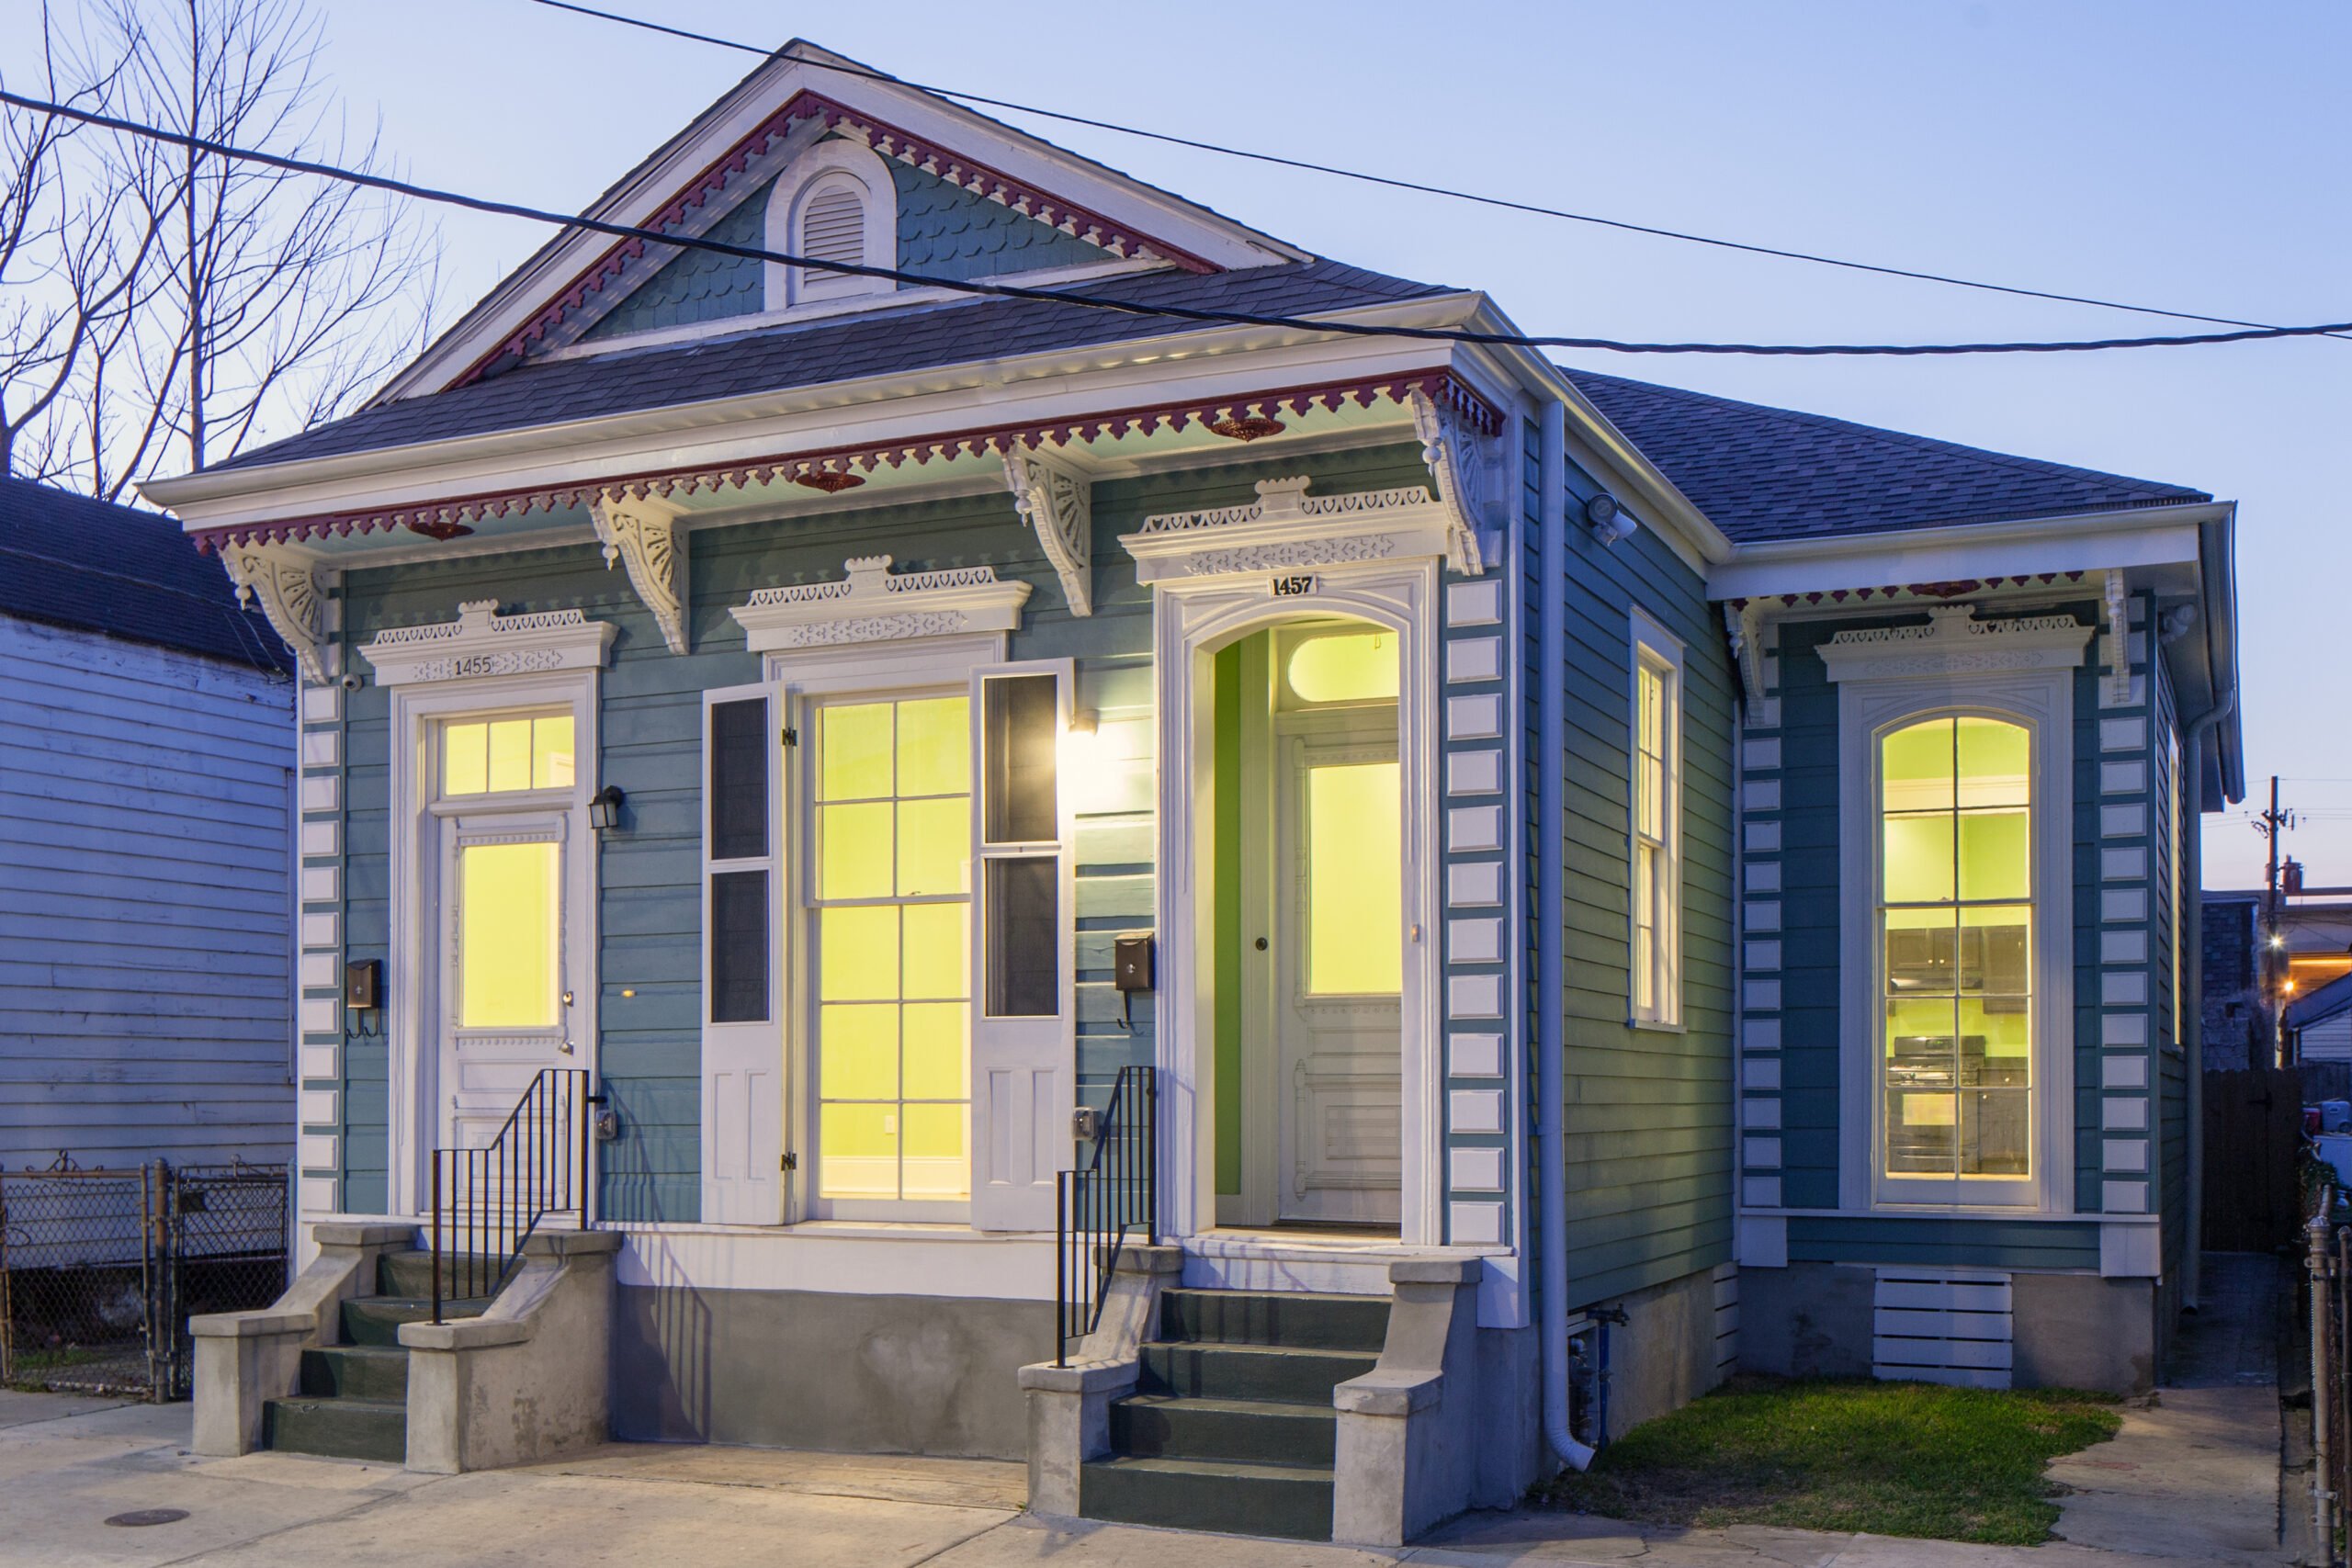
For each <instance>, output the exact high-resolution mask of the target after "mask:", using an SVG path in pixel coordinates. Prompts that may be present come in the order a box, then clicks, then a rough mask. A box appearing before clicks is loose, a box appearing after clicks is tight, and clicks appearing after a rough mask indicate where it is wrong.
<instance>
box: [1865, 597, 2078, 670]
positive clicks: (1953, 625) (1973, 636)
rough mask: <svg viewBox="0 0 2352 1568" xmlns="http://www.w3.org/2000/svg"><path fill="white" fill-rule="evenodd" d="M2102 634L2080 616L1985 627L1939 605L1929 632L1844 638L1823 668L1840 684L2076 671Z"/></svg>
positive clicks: (1914, 629) (1954, 607) (1908, 629)
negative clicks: (2097, 634)
mask: <svg viewBox="0 0 2352 1568" xmlns="http://www.w3.org/2000/svg"><path fill="white" fill-rule="evenodd" d="M2094 629H2095V628H2093V627H2090V626H2085V625H2083V624H2082V623H2081V622H2080V621H2077V620H2075V617H2074V616H2072V615H2020V616H2018V618H2016V619H2015V620H2007V621H1980V620H1978V619H1977V618H1976V608H1975V606H1974V605H1973V604H1938V605H1936V606H1934V607H1933V608H1931V609H1930V610H1928V624H1927V625H1926V626H1869V627H1864V628H1859V629H1857V630H1854V631H1846V632H1839V633H1838V635H1837V636H1836V637H1831V638H1830V639H1829V640H1828V641H1827V642H1826V643H1824V644H1823V645H1822V648H1821V661H1822V662H1823V663H1824V664H1826V665H1827V666H1828V667H1829V678H1830V679H1831V680H1833V681H1849V680H1864V681H1883V680H1889V679H1893V678H1894V677H1898V676H1905V675H1920V676H1929V677H1943V678H1952V677H1958V676H1967V675H1985V674H1993V673H1996V672H1999V671H2011V670H2071V669H2075V668H2076V667H2077V666H2079V665H2080V664H2081V663H2082V661H2083V649H2084V648H2085V647H2086V645H2088V643H2089V642H2090V640H2091V633H2092V631H2093V630H2094Z"/></svg>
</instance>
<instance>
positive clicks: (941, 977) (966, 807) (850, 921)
mask: <svg viewBox="0 0 2352 1568" xmlns="http://www.w3.org/2000/svg"><path fill="white" fill-rule="evenodd" d="M970 707H971V705H970V700H969V699H968V698H967V697H966V696H963V695H960V694H959V695H956V696H943V697H918V698H908V699H905V700H899V701H881V702H842V703H831V704H827V705H823V706H821V707H820V708H818V709H817V710H816V724H815V726H814V729H815V732H816V733H815V743H816V755H815V758H814V776H815V780H816V789H815V792H814V793H815V806H814V811H815V822H814V842H815V849H816V852H815V854H814V855H813V856H812V857H811V864H810V866H809V878H810V881H811V884H812V886H811V888H810V897H809V906H810V908H811V910H812V911H813V917H814V918H813V922H812V923H813V925H814V928H815V935H816V947H817V965H816V969H817V1053H816V1077H817V1099H818V1148H819V1157H818V1170H817V1195H818V1196H819V1197H820V1198H826V1199H852V1200H893V1201H895V1200H901V1199H910V1200H918V1201H964V1200H965V1199H967V1197H968V1196H969V1195H970V1189H971V1159H970V1151H969V1148H968V1144H969V1128H970V1125H971V1087H970V1070H969V1055H970V1053H969V1037H970V1030H969V1020H970V1009H971V982H970V978H969V969H970V963H969V956H968V955H969V953H970V942H969V938H968V935H967V921H968V919H970V910H971V873H970V865H971V835H972V829H971V821H972V815H971V728H970V724H971V720H970Z"/></svg>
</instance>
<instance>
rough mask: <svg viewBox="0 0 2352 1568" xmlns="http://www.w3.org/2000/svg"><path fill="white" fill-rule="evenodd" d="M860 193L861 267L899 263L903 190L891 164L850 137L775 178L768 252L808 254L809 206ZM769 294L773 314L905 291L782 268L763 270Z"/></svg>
mask: <svg viewBox="0 0 2352 1568" xmlns="http://www.w3.org/2000/svg"><path fill="white" fill-rule="evenodd" d="M836 189H846V190H851V191H854V193H855V194H856V198H857V202H858V213H859V216H860V217H861V218H862V219H863V220H865V239H864V243H862V244H861V245H860V247H859V254H858V260H859V264H860V265H865V266H880V267H896V266H897V265H899V187H898V183H897V182H896V181H895V180H893V179H892V178H891V177H890V165H889V164H886V163H884V162H883V161H882V157H881V155H880V154H879V153H877V152H875V151H874V150H873V149H872V148H870V147H867V146H865V144H864V143H862V142H857V141H849V140H847V139H845V138H842V139H836V140H834V141H820V142H819V143H818V144H817V145H816V146H814V147H811V148H810V149H809V151H808V152H803V153H802V154H801V155H800V156H799V157H797V158H795V159H794V160H793V161H792V163H791V164H790V166H789V167H787V168H786V170H785V171H784V173H783V174H782V175H778V176H777V177H776V182H775V186H773V187H771V188H770V190H769V192H768V208H767V228H766V241H767V248H768V249H769V250H771V251H781V252H783V253H784V254H786V255H794V256H798V255H806V254H809V253H808V252H807V251H805V250H803V249H802V248H801V247H802V246H803V245H804V244H805V243H806V237H805V236H804V235H803V234H802V233H801V222H802V220H803V219H804V218H805V217H806V216H807V214H808V210H809V203H810V202H812V201H814V200H815V199H816V198H817V197H819V196H820V195H822V194H823V193H824V192H825V191H827V190H836ZM761 276H762V282H763V294H764V298H765V299H766V302H767V305H768V308H769V309H770V310H775V309H776V308H777V307H779V306H784V305H798V304H802V303H804V302H805V303H809V304H815V303H817V302H818V301H820V300H832V299H861V298H864V297H865V296H868V295H886V294H891V293H895V292H896V291H897V289H898V285H897V284H896V283H895V282H893V281H892V280H891V279H889V278H887V277H861V276H858V275H856V274H855V273H822V272H820V273H816V274H814V275H813V276H812V275H811V274H810V272H809V269H807V268H805V267H796V266H786V265H784V264H783V263H782V262H765V263H763V264H762V268H761Z"/></svg>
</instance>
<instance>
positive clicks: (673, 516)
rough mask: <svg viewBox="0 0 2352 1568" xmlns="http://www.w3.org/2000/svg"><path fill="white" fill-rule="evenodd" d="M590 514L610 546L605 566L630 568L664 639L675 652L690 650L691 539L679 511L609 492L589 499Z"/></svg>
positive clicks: (641, 599)
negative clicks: (682, 526)
mask: <svg viewBox="0 0 2352 1568" xmlns="http://www.w3.org/2000/svg"><path fill="white" fill-rule="evenodd" d="M588 514H589V516H590V517H591V518H593V519H594V522H595V525H596V537H597V539H598V540H599V541H600V542H602V543H603V545H604V547H605V570H607V571H610V570H612V569H613V567H614V566H615V565H620V566H624V567H627V568H628V581H629V586H630V587H631V588H634V589H635V590H637V596H638V599H639V602H641V603H642V604H644V605H645V607H646V609H647V610H649V611H650V612H651V613H652V615H653V624H654V625H656V626H660V627H661V628H662V641H663V642H664V643H666V644H668V645H669V649H670V651H671V652H673V653H684V652H685V651H686V540H685V536H684V534H682V533H680V532H679V531H678V509H677V508H676V507H674V506H671V505H669V504H668V503H666V502H659V501H653V500H650V499H649V498H647V497H644V496H632V495H626V494H616V493H615V492H613V491H605V493H604V494H602V495H599V496H597V497H596V498H595V499H594V500H593V501H591V502H589V503H588Z"/></svg>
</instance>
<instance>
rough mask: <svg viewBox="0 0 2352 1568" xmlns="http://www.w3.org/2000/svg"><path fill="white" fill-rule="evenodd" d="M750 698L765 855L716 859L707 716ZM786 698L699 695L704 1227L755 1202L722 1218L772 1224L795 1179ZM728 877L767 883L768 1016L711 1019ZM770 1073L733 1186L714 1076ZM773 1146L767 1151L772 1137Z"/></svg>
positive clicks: (739, 690)
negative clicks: (725, 1170)
mask: <svg viewBox="0 0 2352 1568" xmlns="http://www.w3.org/2000/svg"><path fill="white" fill-rule="evenodd" d="M736 702H758V703H760V704H761V705H763V709H764V713H765V725H764V744H765V746H766V750H767V852H766V853H765V854H762V855H749V856H741V857H736V858H732V859H728V860H717V859H714V858H713V857H712V854H711V849H712V844H711V826H712V823H711V789H710V783H711V769H712V765H713V762H714V761H715V760H716V757H715V753H714V750H713V748H712V745H711V726H712V714H713V710H714V709H716V708H717V707H718V706H719V705H721V704H725V703H736ZM783 710H784V694H783V691H782V690H781V688H779V687H778V686H777V685H776V684H775V682H774V681H763V682H756V683H753V684H751V685H742V686H713V687H710V688H708V689H707V690H706V691H704V693H703V694H702V727H701V740H702V744H701V748H700V750H698V751H697V752H696V753H695V768H696V774H697V777H696V784H697V797H698V799H699V801H700V805H701V811H700V815H701V818H702V820H701V822H700V824H699V830H698V831H697V832H696V834H695V840H696V848H697V850H698V852H699V860H700V868H699V870H698V872H697V879H698V881H699V883H700V886H698V887H697V888H696V890H695V891H696V894H697V897H699V898H700V900H701V908H702V933H701V940H700V944H699V945H700V947H701V950H702V951H701V953H700V958H701V967H700V970H699V974H700V976H701V979H702V992H701V1005H700V1008H699V1010H698V1011H697V1015H696V1021H697V1023H698V1024H699V1026H700V1029H701V1033H702V1058H701V1069H700V1081H699V1094H698V1097H697V1100H696V1103H697V1104H698V1105H699V1106H700V1108H701V1112H700V1116H699V1118H698V1122H699V1125H698V1129H697V1131H698V1134H699V1143H700V1147H701V1155H702V1158H701V1165H700V1173H701V1188H702V1202H701V1207H700V1209H699V1210H698V1213H700V1214H701V1215H702V1217H703V1218H704V1219H705V1220H707V1221H708V1220H712V1219H714V1217H715V1216H716V1214H717V1212H718V1210H721V1209H725V1208H729V1207H731V1206H732V1205H734V1204H735V1203H739V1202H747V1201H748V1202H751V1203H753V1204H756V1205H757V1210H758V1212H757V1213H752V1214H742V1215H737V1214H728V1215H727V1216H725V1217H726V1219H727V1220H728V1221H731V1222H738V1223H745V1224H777V1223H780V1222H781V1221H782V1220H783V1219H784V1217H785V1213H786V1208H785V1205H786V1202H787V1201H789V1196H790V1190H791V1188H792V1187H793V1185H794V1184H793V1183H792V1182H790V1181H788V1180H787V1179H786V1173H785V1171H784V1169H783V1168H782V1164H781V1156H783V1154H784V1153H785V1151H786V1150H787V1149H789V1148H790V1147H791V1146H792V1143H791V1136H790V1134H789V1132H788V1128H789V1125H790V1123H789V1121H788V1118H789V1116H790V1107H789V1104H788V1100H789V1086H790V1084H791V1080H792V1075H791V1071H790V1066H789V1063H788V1062H787V1060H786V1046H785V1037H786V1024H785V1016H786V1008H787V1007H788V1006H789V1005H790V1001H789V998H790V997H791V996H792V995H793V994H794V993H793V990H792V987H790V985H789V984H788V981H787V978H786V976H788V975H789V973H790V971H789V970H788V969H787V967H786V965H787V964H789V963H790V962H791V960H792V956H793V954H794V953H796V952H797V947H796V945H795V943H794V942H792V941H791V940H790V939H789V937H788V936H787V931H788V927H787V922H786V917H785V907H784V899H785V895H784V892H783V886H784V882H785V878H786V875H787V874H788V873H787V866H788V861H787V859H786V851H785V846H786V826H785V811H784V806H783V803H784V801H785V799H786V792H787V787H788V786H787V782H786V777H785V771H786V769H787V768H789V767H790V766H791V763H792V753H791V752H790V751H789V750H786V747H785V746H784V744H783V738H782V735H781V733H780V731H781V729H782V727H783V723H784V719H783ZM729 872H757V873H760V874H763V875H764V876H765V877H766V878H767V895H768V897H767V922H768V927H767V929H768V941H767V965H768V973H767V980H768V994H767V1016H766V1017H764V1018H761V1019H745V1020H741V1021H728V1022H720V1021H718V1020H715V1019H714V1018H712V1016H711V1013H712V1003H713V1000H714V998H716V996H717V994H718V993H717V991H716V989H715V988H714V987H713V986H712V983H711V979H712V975H711V970H712V954H713V951H714V949H713V946H712V942H711V930H712V919H711V894H712V890H713V888H714V886H715V880H714V878H715V875H716V874H723V873H729ZM771 1066H772V1069H773V1072H774V1075H775V1099H774V1101H773V1103H771V1104H769V1105H767V1106H765V1107H764V1108H763V1107H761V1106H759V1105H757V1104H755V1103H752V1102H750V1101H749V1100H747V1101H746V1103H745V1104H744V1106H743V1108H742V1119H741V1121H740V1122H736V1123H735V1126H736V1127H737V1128H738V1130H739V1131H740V1134H741V1139H740V1141H741V1144H742V1145H743V1154H742V1158H743V1170H744V1178H743V1180H744V1183H745V1184H744V1185H742V1186H736V1185H734V1184H733V1179H732V1177H731V1176H729V1175H723V1174H722V1173H721V1171H720V1169H719V1166H720V1164H721V1163H722V1162H721V1161H720V1160H718V1159H716V1158H714V1156H713V1152H712V1151H713V1145H714V1144H715V1143H718V1142H720V1140H718V1139H715V1138H714V1136H713V1132H714V1129H716V1128H718V1127H720V1126H721V1125H722V1122H721V1121H720V1114H721V1111H722V1107H721V1106H720V1104H719V1099H720V1080H721V1079H722V1078H724V1077H729V1076H732V1075H734V1074H737V1073H740V1074H741V1075H742V1077H743V1079H744V1081H745V1084H746V1085H747V1086H748V1084H749V1082H750V1081H751V1079H752V1077H755V1076H756V1074H757V1072H758V1070H759V1069H761V1068H765V1067H771ZM771 1134H773V1139H774V1146H773V1148H772V1149H771V1147H770V1146H769V1145H770V1136H771ZM771 1159H774V1160H776V1161H777V1167H776V1169H775V1173H774V1174H775V1193H774V1197H773V1201H770V1200H769V1199H768V1198H767V1197H766V1196H765V1195H763V1194H760V1193H759V1192H758V1182H757V1178H756V1176H755V1175H754V1172H756V1173H757V1175H758V1176H764V1175H766V1174H767V1171H766V1170H765V1169H764V1166H765V1165H766V1162H768V1161H769V1160H771Z"/></svg>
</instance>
